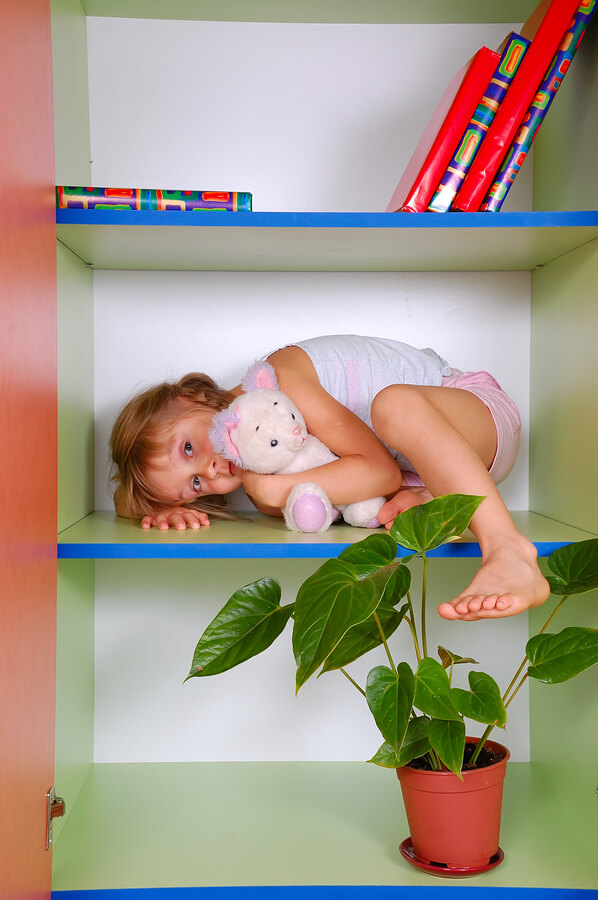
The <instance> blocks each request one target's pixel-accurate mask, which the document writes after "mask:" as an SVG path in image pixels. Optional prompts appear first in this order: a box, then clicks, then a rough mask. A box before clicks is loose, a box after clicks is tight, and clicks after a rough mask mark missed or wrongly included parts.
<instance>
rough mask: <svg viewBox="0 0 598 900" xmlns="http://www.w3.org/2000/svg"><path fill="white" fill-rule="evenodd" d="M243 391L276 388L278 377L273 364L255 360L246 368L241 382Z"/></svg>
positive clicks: (274, 389)
mask: <svg viewBox="0 0 598 900" xmlns="http://www.w3.org/2000/svg"><path fill="white" fill-rule="evenodd" d="M241 387H242V388H243V390H244V391H260V390H264V389H267V390H273V391H277V390H278V379H277V377H276V372H275V371H274V368H273V366H271V365H270V363H268V362H256V363H254V364H253V365H252V366H251V368H249V369H248V370H247V374H246V375H245V377H244V378H243V381H242V382H241Z"/></svg>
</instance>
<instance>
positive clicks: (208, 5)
mask: <svg viewBox="0 0 598 900" xmlns="http://www.w3.org/2000/svg"><path fill="white" fill-rule="evenodd" d="M535 5H536V0H502V2H501V3H500V4H497V3H492V2H490V0H451V3H450V4H448V3H446V0H428V2H427V3H426V4H422V3H419V2H416V0H402V2H401V3H397V0H370V2H369V3H364V2H363V0H327V2H326V3H322V2H321V0H301V2H299V0H285V2H284V3H280V0H254V2H252V3H251V5H249V4H248V3H247V0H217V2H216V0H169V2H168V3H166V2H165V0H82V2H81V6H82V7H83V10H84V12H86V13H87V15H90V16H127V17H131V18H152V19H207V20H209V19H215V20H217V21H220V22H223V21H231V20H232V21H240V22H242V21H251V22H362V23H385V22H398V23H401V22H402V23H405V24H408V23H419V22H422V23H431V24H434V23H439V24H442V23H445V22H447V23H450V22H455V23H458V22H523V21H524V20H525V19H526V18H527V17H528V15H529V14H530V12H531V11H532V10H533V9H534V7H535Z"/></svg>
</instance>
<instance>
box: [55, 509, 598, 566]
mask: <svg viewBox="0 0 598 900" xmlns="http://www.w3.org/2000/svg"><path fill="white" fill-rule="evenodd" d="M512 517H513V520H514V521H515V524H516V525H517V527H518V529H519V530H520V531H521V532H522V534H525V535H526V536H527V537H529V538H530V540H532V541H533V542H534V543H535V545H536V547H537V548H538V553H539V555H540V556H548V555H549V554H550V553H552V551H553V550H555V549H556V548H557V547H560V546H562V545H563V544H569V543H571V542H572V541H579V540H585V539H587V538H590V537H594V535H592V534H589V533H588V532H586V531H582V530H581V529H579V528H574V527H573V526H570V525H564V524H563V523H561V522H555V521H554V520H552V519H549V518H547V517H546V516H540V515H537V514H535V513H530V512H526V511H516V512H513V513H512ZM372 533H374V532H372V531H368V530H366V529H361V528H351V527H350V526H348V525H333V526H332V527H331V528H330V529H329V530H328V531H325V532H324V533H323V534H298V533H296V532H292V531H288V529H287V528H286V526H285V525H284V523H283V522H282V521H281V520H279V519H273V518H271V517H268V516H263V515H261V514H260V513H255V514H251V513H240V514H239V521H227V520H222V519H221V520H213V521H212V524H211V526H210V527H209V528H202V529H199V530H192V529H187V530H186V531H176V530H175V529H170V530H169V531H160V530H158V529H156V528H152V529H150V530H148V531H143V530H142V529H141V528H140V527H139V526H138V525H136V524H135V523H133V522H131V521H129V520H128V519H120V518H118V517H117V516H116V515H115V514H114V513H111V512H101V511H100V512H95V513H92V514H90V515H89V516H86V517H85V518H84V519H81V520H80V521H79V522H76V523H75V524H74V525H71V526H70V527H69V528H66V529H65V530H64V531H62V532H60V534H59V535H58V558H59V559H281V558H283V559H320V558H324V559H328V558H329V557H333V556H338V555H339V553H341V552H342V551H343V550H344V549H345V547H347V546H349V545H350V544H353V543H355V542H356V541H359V540H361V539H362V538H363V537H365V536H366V534H372ZM407 553H408V551H406V550H403V548H399V555H402V556H404V555H406V554H407ZM430 555H431V556H445V557H471V556H479V555H480V548H479V545H478V543H477V542H476V541H475V540H474V539H473V535H471V537H470V538H469V539H467V538H464V539H462V540H459V541H454V542H453V543H450V544H445V545H443V546H442V547H439V548H438V549H437V550H435V551H433V552H432V553H431V554H430Z"/></svg>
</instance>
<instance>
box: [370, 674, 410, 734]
mask: <svg viewBox="0 0 598 900" xmlns="http://www.w3.org/2000/svg"><path fill="white" fill-rule="evenodd" d="M414 690H415V683H414V678H413V672H412V671H411V667H410V666H409V664H408V663H405V662H403V663H399V665H398V666H397V671H396V672H393V671H392V669H389V668H388V667H387V666H376V667H375V668H374V669H372V670H371V672H370V673H369V674H368V678H367V684H366V689H365V695H366V700H367V703H368V706H369V708H370V710H371V713H372V715H373V716H374V720H375V722H376V725H377V726H378V728H379V729H380V731H381V733H382V736H383V737H384V739H385V740H386V741H387V742H388V743H389V744H390V745H391V747H394V748H395V750H398V749H399V747H400V746H401V744H402V743H403V739H404V737H405V733H406V731H407V725H408V724H409V716H410V715H411V707H412V705H413V692H414Z"/></svg>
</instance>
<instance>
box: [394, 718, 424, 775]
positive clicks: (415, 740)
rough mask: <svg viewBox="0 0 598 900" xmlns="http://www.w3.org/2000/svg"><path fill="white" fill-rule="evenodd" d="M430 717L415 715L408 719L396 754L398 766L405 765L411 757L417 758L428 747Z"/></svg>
mask: <svg viewBox="0 0 598 900" xmlns="http://www.w3.org/2000/svg"><path fill="white" fill-rule="evenodd" d="M429 724H430V719H428V718H427V716H417V718H415V719H409V725H408V726H407V733H406V735H405V739H404V740H403V743H402V745H401V748H400V750H399V754H398V763H397V765H399V766H406V765H407V763H409V762H411V760H412V759H417V758H418V757H420V756H423V755H424V753H427V752H428V750H429V749H430V739H429V737H428V726H429Z"/></svg>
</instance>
